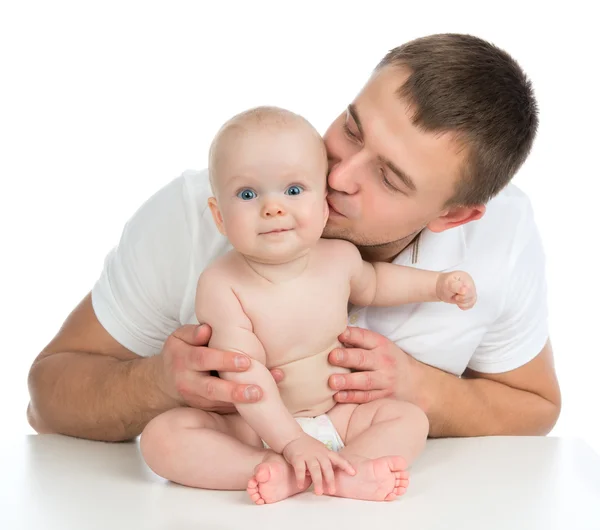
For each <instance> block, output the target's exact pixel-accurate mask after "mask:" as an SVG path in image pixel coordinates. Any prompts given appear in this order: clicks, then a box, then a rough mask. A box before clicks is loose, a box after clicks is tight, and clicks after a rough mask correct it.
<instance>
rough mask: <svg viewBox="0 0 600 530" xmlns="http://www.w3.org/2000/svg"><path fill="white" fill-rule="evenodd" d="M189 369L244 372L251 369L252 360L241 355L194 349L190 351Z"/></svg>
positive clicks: (209, 349) (188, 355)
mask: <svg viewBox="0 0 600 530" xmlns="http://www.w3.org/2000/svg"><path fill="white" fill-rule="evenodd" d="M187 367H188V368H189V369H191V370H196V371H197V372H210V371H211V370H215V371H217V372H243V371H245V370H247V369H248V368H250V358H249V357H247V356H246V355H242V354H241V353H234V352H230V351H221V350H213V349H212V348H195V347H194V348H190V349H189V350H188V353H187Z"/></svg>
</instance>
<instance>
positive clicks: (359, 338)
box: [338, 327, 384, 350]
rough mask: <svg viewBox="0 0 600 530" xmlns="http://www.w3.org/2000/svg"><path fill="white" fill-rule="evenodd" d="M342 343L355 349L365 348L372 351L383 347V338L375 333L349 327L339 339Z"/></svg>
mask: <svg viewBox="0 0 600 530" xmlns="http://www.w3.org/2000/svg"><path fill="white" fill-rule="evenodd" d="M338 338H339V340H340V342H342V343H344V344H347V345H348V346H352V347H354V348H364V349H365V350H372V349H374V348H377V346H381V344H382V339H384V337H383V336H381V335H380V334H379V333H375V332H374V331H370V330H368V329H363V328H353V327H347V328H346V330H345V331H344V332H343V333H342V334H341V335H340V336H339V337H338Z"/></svg>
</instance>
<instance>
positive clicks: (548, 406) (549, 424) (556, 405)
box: [540, 399, 562, 436]
mask: <svg viewBox="0 0 600 530" xmlns="http://www.w3.org/2000/svg"><path fill="white" fill-rule="evenodd" d="M561 408H562V407H561V401H560V399H558V400H556V401H555V402H552V401H549V400H545V403H544V412H543V422H542V424H541V426H540V427H541V429H540V430H541V432H540V434H541V435H542V436H546V435H548V434H550V432H551V431H552V429H554V426H555V425H556V423H557V422H558V418H559V417H560V412H561Z"/></svg>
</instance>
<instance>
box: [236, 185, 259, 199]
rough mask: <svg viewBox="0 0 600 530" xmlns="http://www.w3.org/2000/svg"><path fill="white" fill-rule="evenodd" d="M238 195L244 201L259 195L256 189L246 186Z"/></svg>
mask: <svg viewBox="0 0 600 530" xmlns="http://www.w3.org/2000/svg"><path fill="white" fill-rule="evenodd" d="M237 197H239V198H240V199H242V200H243V201H250V200H252V199H255V198H256V197H257V195H256V192H255V191H254V190H251V189H249V188H246V189H243V190H241V191H240V192H239V193H238V194H237Z"/></svg>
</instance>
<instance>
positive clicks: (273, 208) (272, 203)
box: [261, 199, 285, 218]
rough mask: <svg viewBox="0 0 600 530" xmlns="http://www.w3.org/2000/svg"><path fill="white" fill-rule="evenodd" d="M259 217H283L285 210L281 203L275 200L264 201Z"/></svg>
mask: <svg viewBox="0 0 600 530" xmlns="http://www.w3.org/2000/svg"><path fill="white" fill-rule="evenodd" d="M261 215H262V216H263V217H265V218H269V217H276V216H278V215H285V209H284V207H283V205H282V204H281V202H279V201H277V200H275V199H266V200H265V202H264V204H263V207H262V212H261Z"/></svg>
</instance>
